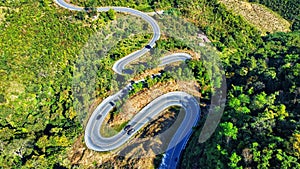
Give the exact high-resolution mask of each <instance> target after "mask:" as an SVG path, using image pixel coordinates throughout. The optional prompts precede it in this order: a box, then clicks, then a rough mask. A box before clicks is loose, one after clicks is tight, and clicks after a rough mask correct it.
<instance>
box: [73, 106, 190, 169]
mask: <svg viewBox="0 0 300 169" xmlns="http://www.w3.org/2000/svg"><path fill="white" fill-rule="evenodd" d="M162 114H163V115H160V116H159V117H157V118H156V119H155V120H154V121H152V122H151V123H149V124H148V125H147V126H145V128H144V129H143V130H141V131H140V132H138V134H137V135H135V136H134V138H132V139H131V140H130V141H129V142H128V143H127V145H126V148H125V146H123V147H122V148H120V149H118V150H116V151H113V152H111V153H102V152H95V151H92V150H89V149H87V148H86V146H85V144H84V142H83V135H81V136H80V137H79V138H78V139H77V141H76V142H75V144H74V145H73V147H72V149H71V150H70V151H69V153H68V154H70V155H69V157H68V158H69V160H70V162H71V164H72V165H73V166H78V167H79V168H126V167H127V168H143V169H144V168H155V166H156V167H157V166H158V165H159V164H160V160H159V157H158V156H157V152H159V151H162V150H163V149H165V148H166V145H167V144H168V142H169V141H170V139H171V137H163V138H154V139H153V137H155V136H157V135H158V134H159V133H162V132H164V131H166V130H167V129H168V128H169V127H170V126H171V125H172V124H173V123H174V122H177V123H178V124H180V122H181V120H182V119H183V117H184V112H179V109H178V108H171V109H170V110H166V111H164V112H163V113H162ZM176 117H177V118H176ZM176 119H177V120H176ZM172 129H173V130H171V131H169V133H168V134H171V135H172V134H173V133H174V132H175V131H176V128H172ZM118 154H119V155H118ZM115 166H118V167H115Z"/></svg>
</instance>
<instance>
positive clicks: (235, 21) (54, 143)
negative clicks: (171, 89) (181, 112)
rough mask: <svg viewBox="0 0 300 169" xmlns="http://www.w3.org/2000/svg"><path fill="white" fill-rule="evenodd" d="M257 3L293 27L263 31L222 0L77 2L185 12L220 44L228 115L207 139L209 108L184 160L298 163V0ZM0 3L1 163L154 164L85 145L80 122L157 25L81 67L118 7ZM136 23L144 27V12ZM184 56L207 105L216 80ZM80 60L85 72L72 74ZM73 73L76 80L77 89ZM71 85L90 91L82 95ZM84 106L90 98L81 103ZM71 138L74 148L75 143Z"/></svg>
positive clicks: (185, 164)
mask: <svg viewBox="0 0 300 169" xmlns="http://www.w3.org/2000/svg"><path fill="white" fill-rule="evenodd" d="M257 2H259V3H261V4H264V5H266V6H267V7H269V8H270V9H273V10H274V11H275V12H278V14H280V15H281V16H282V17H283V18H285V19H287V20H288V21H289V22H291V25H292V26H291V32H287V33H284V32H281V33H276V32H274V33H270V34H267V35H265V36H261V33H262V32H261V31H260V30H259V28H256V27H255V26H254V25H253V24H249V23H248V22H247V21H246V20H245V19H244V18H243V17H241V16H239V15H238V14H236V13H234V12H233V11H231V10H228V9H227V8H226V7H225V5H224V4H222V3H219V2H218V1H217V0H211V1H198V0H189V1H186V0H162V1H156V0H150V1H143V0H141V1H134V2H131V1H79V0H74V1H72V3H78V4H83V3H91V4H86V5H85V6H88V5H91V6H106V5H116V6H130V7H133V8H136V9H140V10H143V11H153V10H160V9H164V10H165V11H166V13H167V14H168V15H175V16H182V17H184V18H186V19H187V20H188V21H190V22H192V23H194V24H195V25H197V26H198V27H199V28H200V29H201V30H202V31H203V32H204V34H206V35H207V36H208V38H209V39H210V40H211V41H212V44H213V45H214V46H215V47H216V49H217V50H218V51H219V52H220V57H221V59H222V63H223V67H224V69H225V72H226V80H227V86H228V94H227V95H228V96H227V103H226V109H225V112H224V115H223V117H222V120H221V123H220V125H219V127H218V128H217V130H216V132H215V133H214V135H213V136H212V137H211V138H210V139H209V140H208V141H207V142H205V143H202V144H200V143H198V136H199V134H200V130H201V126H203V123H204V121H205V113H204V114H203V117H202V120H201V122H200V123H199V125H198V127H196V128H195V133H194V135H193V136H192V137H191V141H190V142H189V144H188V145H187V147H186V150H185V151H184V152H183V155H182V159H181V161H180V163H181V164H180V166H179V167H181V168H216V167H219V168H250V167H251V168H300V166H299V165H300V162H299V158H300V156H299V154H300V148H299V147H300V146H299V145H300V129H299V127H300V124H299V114H300V112H299V110H300V107H299V101H300V98H299V96H300V91H299V86H300V84H299V83H300V80H299V79H300V77H299V76H300V72H299V70H300V61H299V55H300V46H299V44H300V37H299V35H300V33H299V31H297V30H299V10H298V9H299V4H298V1H297V0H288V1H286V4H283V3H281V1H279V0H278V1H277V0H275V1H267V0H259V1H257ZM0 11H1V12H0V20H1V21H0V37H1V38H0V77H1V83H0V112H1V116H0V150H1V154H0V168H44V167H45V166H47V167H49V168H62V167H66V168H72V167H74V168H75V167H78V165H80V167H87V166H89V167H100V168H107V167H112V166H116V165H117V166H118V165H119V166H120V167H134V166H142V165H143V164H144V165H146V166H151V163H152V164H153V163H155V165H157V163H158V162H157V160H156V161H150V162H149V161H148V162H147V163H146V162H145V163H143V159H140V161H138V160H137V159H135V160H136V161H134V162H133V161H132V160H131V162H132V163H128V159H130V157H126V158H121V157H114V158H111V157H110V156H109V155H108V153H96V152H92V151H90V150H86V148H85V147H84V142H83V140H84V139H83V137H82V136H80V135H82V134H83V132H84V130H83V128H82V121H84V120H86V118H87V116H88V114H89V113H90V112H91V111H92V110H90V105H91V104H92V103H93V102H94V101H95V99H96V98H104V97H107V96H108V95H110V94H111V93H110V92H111V91H112V90H114V89H115V88H114V84H112V80H111V79H113V76H114V73H113V71H112V70H111V67H112V65H113V63H114V62H115V61H116V60H117V59H119V58H121V57H123V56H125V55H127V54H129V53H131V52H133V51H135V50H136V49H140V47H141V46H143V45H144V44H145V43H146V42H147V40H148V39H150V38H151V33H150V35H148V34H139V35H137V36H127V35H126V36H127V38H126V39H124V40H123V41H120V42H118V43H117V45H116V46H115V48H113V50H111V51H109V52H108V53H105V52H106V51H101V50H100V51H99V50H98V51H96V53H97V54H98V55H95V56H104V54H106V55H105V56H106V57H103V58H102V59H98V60H96V61H95V62H80V64H85V65H82V69H80V68H81V67H76V66H78V65H77V64H78V61H84V59H85V58H82V56H81V55H80V53H81V52H82V51H81V49H82V48H83V47H84V44H86V42H87V41H88V39H89V38H90V36H91V35H94V34H95V32H97V31H99V30H103V29H104V26H105V25H107V24H109V23H111V22H113V21H114V20H115V19H116V18H118V17H120V16H121V14H118V13H114V12H112V11H110V12H106V13H100V14H96V13H95V11H93V10H91V12H89V13H80V12H79V13H77V12H72V11H68V10H65V9H63V8H60V7H58V6H57V5H56V4H55V3H54V2H53V1H52V0H44V1H34V0H28V1H0ZM156 17H157V16H156ZM129 23H131V22H129ZM134 24H137V25H138V24H139V25H140V26H143V24H142V22H138V21H136V23H134ZM134 24H133V23H132V24H129V25H134ZM124 26H128V25H124ZM128 27H129V26H128ZM128 30H129V31H128V32H130V29H128ZM112 32H114V31H113V30H112V31H107V32H104V33H103V34H105V35H109V34H110V33H112ZM100 45H101V44H100ZM103 45H104V44H103ZM156 47H157V48H159V49H162V50H176V49H184V50H185V49H186V47H185V46H184V44H182V43H181V42H179V41H174V40H172V39H171V38H166V39H162V40H160V41H159V42H158V44H157V46H156ZM99 48H101V47H99ZM187 64H188V66H189V67H190V68H191V69H192V70H193V73H194V74H195V77H196V81H197V82H198V83H199V85H200V87H201V89H203V91H205V92H203V93H202V96H203V98H204V101H205V102H206V103H207V104H209V99H210V92H211V90H210V89H211V88H210V86H209V81H208V79H209V78H207V77H206V76H205V71H206V70H205V69H203V63H202V62H201V60H199V61H197V60H192V61H189V62H187ZM87 65H93V66H87ZM75 67H76V68H75ZM94 68H97V71H96V74H95V76H93V77H89V78H91V79H96V81H95V82H96V85H95V86H93V87H90V88H88V87H87V86H86V85H85V84H87V83H86V82H87V81H88V80H89V79H82V77H83V76H82V75H84V74H85V73H86V72H88V71H89V69H90V70H91V71H94V70H96V69H94ZM78 69H79V70H80V71H79V72H81V73H82V74H77V75H76V76H75V73H76V72H77V71H78ZM75 82H78V84H79V85H78V86H77V87H78V88H74V86H73V85H74V83H75ZM80 82H82V83H80ZM153 83H154V82H153ZM205 85H206V86H207V87H204V86H205ZM136 87H137V88H136V92H138V91H140V86H139V85H137V86H136ZM74 92H79V93H80V92H83V93H88V94H90V95H84V96H83V97H75V96H74ZM91 92H92V93H91ZM132 95H133V93H132ZM78 105H83V106H82V107H80V106H79V107H77V108H76V106H78ZM162 119H164V118H163V117H162ZM123 125H125V123H124V124H123V123H122V124H121V125H120V126H119V127H117V128H119V129H120V128H122V126H123ZM151 133H152V131H149V134H151ZM75 141H76V144H75V145H74V142H75ZM78 145H80V146H78ZM74 146H75V147H74ZM71 147H73V149H75V150H74V151H73V150H72V151H70V149H71ZM70 152H74V153H73V154H69V153H70ZM76 152H79V153H78V154H76ZM85 152H86V153H85ZM91 154H92V156H91ZM77 155H78V156H77ZM73 156H76V158H75V157H74V158H72V157H73ZM102 157H103V158H104V157H105V158H106V157H107V159H108V160H106V159H104V160H103V159H102ZM158 157H159V156H158ZM158 157H157V158H158ZM75 159H76V160H75ZM158 159H159V158H158ZM115 161H117V162H115ZM133 163H134V165H131V164H133Z"/></svg>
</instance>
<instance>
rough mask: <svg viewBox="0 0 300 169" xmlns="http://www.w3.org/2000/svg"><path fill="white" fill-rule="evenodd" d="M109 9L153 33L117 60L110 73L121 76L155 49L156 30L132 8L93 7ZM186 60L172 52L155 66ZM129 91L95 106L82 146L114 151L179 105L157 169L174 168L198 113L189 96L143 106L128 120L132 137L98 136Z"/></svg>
mask: <svg viewBox="0 0 300 169" xmlns="http://www.w3.org/2000/svg"><path fill="white" fill-rule="evenodd" d="M55 2H56V3H57V4H58V5H60V6H61V7H63V8H66V9H68V10H73V11H83V10H84V8H83V7H77V6H74V5H72V4H68V3H66V2H65V1H64V0H55ZM109 9H113V10H115V11H116V12H125V13H129V14H131V15H135V16H138V17H141V18H143V19H144V20H145V21H147V22H148V23H149V24H150V25H151V27H152V30H153V36H152V39H151V40H150V41H149V43H148V44H147V46H146V47H144V48H143V49H141V50H138V51H136V52H133V53H132V54H130V55H128V56H126V57H124V58H122V59H120V60H118V61H117V62H116V63H115V64H114V65H113V70H114V71H115V72H116V73H118V74H123V70H124V69H125V66H126V65H128V64H129V63H130V62H132V61H133V60H136V59H138V58H139V57H141V56H143V55H144V54H145V53H147V52H149V50H150V49H151V48H153V47H154V46H155V42H156V41H157V40H158V39H159V38H160V28H159V26H158V24H157V22H156V21H155V20H154V19H153V18H152V17H150V16H148V15H147V14H145V13H143V12H141V11H138V10H135V9H131V8H126V7H99V8H97V11H98V12H104V11H108V10H109ZM190 58H191V56H190V55H188V54H185V53H175V54H172V55H169V56H165V57H163V58H161V63H160V65H159V66H163V65H166V64H170V63H173V62H178V61H184V60H186V59H190ZM130 89H131V84H128V85H127V86H125V87H124V88H123V89H121V90H120V91H119V92H117V93H116V94H114V95H111V96H109V97H108V98H106V99H104V100H103V101H102V102H101V103H100V104H99V105H98V106H97V108H96V109H95V110H94V112H93V114H92V115H91V117H90V118H89V121H88V123H87V126H86V128H85V144H86V145H87V147H88V148H90V149H92V150H95V151H110V150H114V149H116V148H118V147H120V146H122V145H123V144H124V143H126V142H127V141H128V140H129V139H130V137H131V136H133V135H134V134H135V133H136V132H137V131H139V130H140V129H141V128H142V127H143V126H145V124H147V123H148V122H149V120H150V119H153V118H155V117H156V116H157V115H158V114H159V113H161V112H162V111H163V110H165V109H167V108H169V107H171V106H180V107H182V108H183V109H184V110H185V112H186V113H185V117H184V119H183V121H182V123H181V125H180V126H179V127H178V129H177V131H176V133H175V134H174V136H173V137H172V139H171V141H170V143H169V145H168V148H167V150H166V153H165V154H164V157H163V160H162V163H161V165H160V168H172V169H173V168H176V166H177V163H178V161H179V160H178V159H179V157H180V153H181V151H182V150H183V149H184V148H185V145H186V143H187V141H188V139H189V137H190V135H191V133H192V127H193V126H195V125H196V124H197V122H198V120H199V117H200V113H201V110H200V107H199V104H198V102H197V100H196V99H195V98H194V97H193V96H191V95H189V94H187V93H185V92H170V93H167V94H164V95H162V96H160V97H158V98H156V99H155V100H153V101H152V102H151V103H149V104H148V105H147V106H145V107H144V108H143V109H142V110H141V111H140V112H139V113H138V114H136V115H135V116H134V117H133V118H132V119H131V120H130V122H129V123H128V124H129V125H131V126H132V127H133V128H134V129H135V131H134V132H133V133H132V134H130V135H128V134H127V132H126V131H124V130H122V131H120V132H119V133H117V134H116V135H114V136H112V137H103V136H102V135H101V134H100V127H101V125H102V123H103V122H104V119H105V117H106V116H107V115H109V112H110V111H111V110H112V109H113V108H114V105H115V102H116V101H118V100H119V99H120V98H122V97H124V96H125V95H126V93H128V92H129V90H130ZM124 93H125V94H124Z"/></svg>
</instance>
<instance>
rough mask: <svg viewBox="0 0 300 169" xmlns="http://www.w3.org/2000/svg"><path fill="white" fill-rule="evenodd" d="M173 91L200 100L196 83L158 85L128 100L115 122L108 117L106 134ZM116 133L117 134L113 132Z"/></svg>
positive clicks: (179, 82) (173, 82) (116, 116)
mask: <svg viewBox="0 0 300 169" xmlns="http://www.w3.org/2000/svg"><path fill="white" fill-rule="evenodd" d="M172 91H185V92H187V93H190V94H192V95H194V96H195V97H198V98H200V97H201V94H200V93H199V91H200V87H199V85H198V84H197V83H196V82H184V81H175V80H173V81H169V82H166V83H158V84H156V85H154V86H153V87H152V88H150V89H144V90H143V91H141V92H138V93H137V94H135V95H134V96H132V97H131V98H130V99H128V100H127V101H126V102H125V103H124V104H123V105H122V106H121V108H120V113H118V115H115V116H114V118H113V120H111V119H110V117H109V116H107V117H106V120H105V122H104V124H107V125H108V126H109V127H108V128H106V129H107V130H105V132H106V133H107V132H110V131H109V128H110V129H111V130H113V128H116V126H120V125H122V123H124V122H127V121H129V120H130V119H132V118H133V117H134V116H135V114H136V113H138V112H139V111H140V110H141V109H142V108H143V107H145V106H146V105H147V104H148V103H150V102H151V101H152V100H154V99H155V98H157V97H159V96H161V95H163V94H166V93H168V92H172ZM111 133H112V134H113V133H116V132H111Z"/></svg>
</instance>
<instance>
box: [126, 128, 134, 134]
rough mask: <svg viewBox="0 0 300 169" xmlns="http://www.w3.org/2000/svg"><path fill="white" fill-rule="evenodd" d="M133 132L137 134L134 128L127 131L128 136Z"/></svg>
mask: <svg viewBox="0 0 300 169" xmlns="http://www.w3.org/2000/svg"><path fill="white" fill-rule="evenodd" d="M133 132H135V129H134V128H131V129H130V130H128V131H127V134H128V135H131V134H132V133H133Z"/></svg>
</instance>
